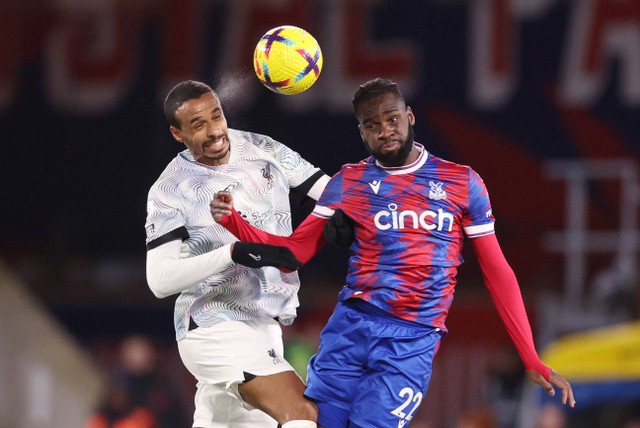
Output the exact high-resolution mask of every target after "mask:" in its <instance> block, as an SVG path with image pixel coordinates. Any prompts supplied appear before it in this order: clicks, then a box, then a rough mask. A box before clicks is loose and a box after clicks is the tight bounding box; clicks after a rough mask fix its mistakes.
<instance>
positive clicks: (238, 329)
mask: <svg viewBox="0 0 640 428" xmlns="http://www.w3.org/2000/svg"><path fill="white" fill-rule="evenodd" d="M164 112H165V116H166V117H167V120H168V122H169V124H170V131H171V134H172V135H173V137H174V138H175V139H176V140H177V141H178V142H180V143H183V144H184V145H185V146H186V150H184V151H182V152H180V153H179V154H178V155H177V157H176V158H175V159H173V160H172V161H171V162H170V163H169V165H168V166H167V168H166V169H165V170H164V172H163V173H162V174H161V175H160V177H159V178H158V180H157V181H156V182H155V184H154V185H153V186H152V187H151V190H150V191H149V198H148V204H147V220H146V224H145V228H146V232H147V239H146V243H147V281H148V284H149V287H150V288H151V290H152V291H153V293H154V295H155V296H157V297H158V298H164V297H167V296H170V295H174V294H179V296H178V298H177V300H176V303H175V314H174V322H175V329H176V339H177V341H178V350H179V352H180V356H181V358H182V361H183V363H184V365H185V366H186V368H187V369H188V370H189V371H190V372H191V373H192V374H193V375H194V377H195V378H196V379H197V392H196V396H195V413H194V422H193V426H194V427H202V428H214V427H216V428H217V427H220V428H222V427H227V428H229V427H231V428H255V427H273V428H275V427H276V426H281V427H282V428H308V427H310V428H312V427H316V422H315V421H316V419H317V409H316V407H315V404H314V403H312V402H311V401H309V400H307V399H305V398H304V396H303V394H304V389H305V385H304V383H303V381H302V380H301V379H300V377H299V376H298V375H297V374H296V373H295V371H294V369H293V368H292V366H291V365H290V364H289V363H288V362H287V361H286V360H285V359H284V357H283V340H282V330H281V327H280V325H279V323H282V324H285V325H286V324H290V323H291V322H293V320H294V318H295V316H296V308H297V306H298V298H297V292H298V288H299V279H298V274H297V272H295V269H296V268H298V267H299V264H298V262H297V260H296V259H295V257H294V256H293V254H292V253H291V252H290V251H289V250H287V249H286V248H283V247H276V246H271V245H264V244H253V243H247V242H236V241H237V239H236V238H235V237H234V236H233V235H232V234H231V233H229V232H228V231H226V230H225V229H224V228H223V227H222V226H220V225H218V224H217V223H216V222H215V221H214V220H213V218H212V217H211V214H210V211H209V202H210V201H211V200H212V199H213V197H214V195H215V193H216V192H217V191H220V190H224V189H226V190H233V194H234V197H235V206H236V207H237V209H238V210H239V212H240V213H241V215H242V216H243V217H244V218H245V219H247V220H248V221H249V222H251V223H252V224H253V225H255V226H257V227H259V228H260V229H263V230H265V231H268V232H271V233H274V234H279V235H289V234H290V233H291V210H290V202H289V195H290V192H294V193H298V194H300V195H302V196H304V197H307V196H308V197H310V198H312V199H314V200H318V198H319V197H320V195H321V193H322V190H323V189H324V187H325V185H326V183H327V182H328V181H329V177H328V176H327V175H326V174H324V173H323V172H322V171H320V170H319V169H318V168H316V167H314V166H313V165H311V164H310V163H309V162H307V161H306V160H304V159H303V158H302V157H301V156H300V155H299V154H298V153H297V152H295V151H293V150H291V149H290V148H288V147H287V146H285V145H283V144H281V143H279V142H278V141H275V140H274V139H272V138H270V137H268V136H265V135H260V134H255V133H251V132H245V131H239V130H235V129H229V128H228V127H227V121H226V119H225V116H224V113H223V110H222V106H221V104H220V100H219V98H218V96H217V94H216V93H215V92H214V91H213V90H212V89H211V88H210V87H209V86H207V85H205V84H204V83H201V82H196V81H185V82H182V83H180V84H178V85H176V86H175V87H174V88H173V89H172V90H171V91H170V92H169V94H168V95H167V98H166V100H165V104H164ZM278 268H284V270H285V271H287V272H283V271H281V270H279V269H278Z"/></svg>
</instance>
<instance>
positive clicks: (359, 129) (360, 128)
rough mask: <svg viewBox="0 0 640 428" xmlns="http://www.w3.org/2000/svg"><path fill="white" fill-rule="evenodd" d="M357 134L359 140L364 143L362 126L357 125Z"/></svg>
mask: <svg viewBox="0 0 640 428" xmlns="http://www.w3.org/2000/svg"><path fill="white" fill-rule="evenodd" d="M358 132H359V133H360V138H361V139H362V142H363V143H366V141H365V139H364V134H363V133H362V125H358Z"/></svg>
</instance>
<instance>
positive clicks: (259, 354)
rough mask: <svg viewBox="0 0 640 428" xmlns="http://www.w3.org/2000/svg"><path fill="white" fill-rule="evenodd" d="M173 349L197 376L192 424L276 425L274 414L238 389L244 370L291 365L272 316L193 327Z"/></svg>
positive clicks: (264, 371) (262, 371) (270, 370)
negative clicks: (251, 402) (256, 405)
mask: <svg viewBox="0 0 640 428" xmlns="http://www.w3.org/2000/svg"><path fill="white" fill-rule="evenodd" d="M178 351H179V352H180V357H181V358H182V362H183V363H184V365H185V367H186V368H187V369H188V370H189V371H190V372H191V374H193V376H194V377H195V378H196V379H197V381H198V383H197V391H196V396H195V413H194V417H193V426H194V427H204V428H222V427H226V428H259V427H268V428H275V427H276V426H277V422H276V421H275V420H274V419H273V418H271V417H270V416H269V415H267V414H266V413H264V412H262V411H260V410H257V409H255V408H253V407H252V406H251V405H249V404H248V403H246V402H244V401H243V400H242V399H241V397H240V394H239V393H238V384H240V383H242V382H244V381H245V373H248V374H251V375H256V376H266V375H272V374H276V373H281V372H285V371H293V367H292V366H291V365H290V364H289V363H288V362H287V361H286V360H285V359H284V356H283V355H284V345H283V342H282V329H281V328H280V324H279V323H278V322H277V321H275V320H270V319H267V320H259V321H225V322H221V323H218V324H215V325H213V326H211V327H198V328H196V329H194V330H191V331H189V332H187V335H186V336H185V338H184V339H182V340H180V341H178Z"/></svg>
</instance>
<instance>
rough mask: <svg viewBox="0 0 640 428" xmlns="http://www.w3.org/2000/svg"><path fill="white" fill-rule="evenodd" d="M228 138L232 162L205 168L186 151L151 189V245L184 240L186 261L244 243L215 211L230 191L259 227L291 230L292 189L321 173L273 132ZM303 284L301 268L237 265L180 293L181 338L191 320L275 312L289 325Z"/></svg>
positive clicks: (264, 315) (210, 320)
mask: <svg viewBox="0 0 640 428" xmlns="http://www.w3.org/2000/svg"><path fill="white" fill-rule="evenodd" d="M228 135H229V142H230V147H231V152H230V158H229V162H228V163H227V164H225V165H220V166H208V165H204V164H201V163H199V162H196V161H195V160H194V158H193V156H192V155H191V153H190V152H189V151H188V150H185V151H182V152H180V153H179V154H178V155H177V156H176V158H175V159H174V160H172V161H171V162H170V163H169V165H168V166H167V168H166V169H165V170H164V172H163V173H162V174H161V175H160V177H159V178H158V180H157V181H156V182H155V183H154V185H153V186H152V187H151V190H150V191H149V197H148V201H147V220H146V224H145V228H146V231H147V247H148V248H151V247H152V246H153V245H154V244H156V245H157V243H159V242H168V241H169V240H172V239H180V238H182V239H183V242H182V251H181V258H186V257H192V256H196V255H199V254H203V253H206V252H209V251H212V250H214V249H216V248H219V247H221V246H223V245H225V244H229V243H231V242H235V241H237V239H236V238H235V237H234V236H233V235H232V234H231V233H230V232H228V231H227V230H226V229H224V228H223V227H222V226H220V225H219V224H217V223H216V222H215V221H214V220H213V218H212V216H211V213H210V211H209V202H210V201H211V200H212V199H213V197H214V195H215V193H216V192H217V191H219V190H224V189H227V190H229V191H230V192H231V194H232V195H233V201H234V207H235V209H236V210H237V211H238V212H239V213H240V214H241V215H242V216H243V217H244V218H245V219H246V220H248V221H249V222H250V223H251V224H252V225H254V226H256V227H258V228H260V229H262V230H265V231H267V232H270V233H273V234H277V235H285V236H286V235H290V234H291V209H290V203H289V191H290V189H291V188H295V187H297V186H300V185H301V184H303V183H305V181H307V180H308V179H310V178H311V177H315V176H319V175H321V172H320V171H319V169H318V168H316V167H314V166H313V165H311V164H310V163H309V162H307V161H306V160H304V159H303V158H302V157H301V156H300V155H299V154H298V153H297V152H295V151H293V150H291V149H290V148H288V147H287V146H285V145H284V144H282V143H279V142H277V141H275V140H274V139H272V138H270V137H268V136H265V135H260V134H255V133H251V132H245V131H239V130H234V129H229V131H228ZM308 181H312V180H308ZM305 184H306V183H305ZM299 286H300V282H299V279H298V274H297V272H292V273H283V272H281V271H280V270H278V269H276V268H273V267H265V268H261V269H252V268H248V267H245V266H242V265H239V264H232V265H231V266H230V267H229V268H227V269H226V270H224V271H223V272H221V273H219V274H216V275H212V276H210V277H209V278H207V279H205V280H204V281H202V282H200V283H198V284H194V285H193V287H191V288H190V289H188V290H185V291H183V292H182V293H180V295H179V297H178V298H177V300H176V303H175V313H174V322H175V328H176V338H177V339H178V340H180V339H182V338H183V337H184V335H185V334H186V331H187V329H188V325H189V317H192V318H193V320H194V321H195V322H196V324H198V325H199V326H202V327H207V326H211V325H213V324H216V323H219V322H222V321H224V320H249V319H263V318H274V317H278V319H279V320H280V322H282V323H283V324H289V323H291V322H293V319H294V318H295V316H296V308H297V307H298V297H297V292H298V288H299Z"/></svg>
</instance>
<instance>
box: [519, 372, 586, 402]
mask: <svg viewBox="0 0 640 428" xmlns="http://www.w3.org/2000/svg"><path fill="white" fill-rule="evenodd" d="M527 377H528V378H529V380H530V381H531V382H533V383H537V384H538V385H540V386H541V387H542V388H543V389H544V390H545V392H546V393H547V394H549V396H550V397H553V396H555V395H556V391H555V389H554V388H553V385H555V386H557V387H558V388H560V391H562V404H569V407H572V408H573V407H574V406H575V405H576V400H575V399H574V398H573V389H572V388H571V385H570V384H569V382H567V380H566V379H565V378H563V377H562V376H560V374H559V373H558V372H556V371H555V370H553V369H551V373H550V374H549V381H547V380H546V379H545V378H544V376H542V375H541V374H540V373H538V372H537V371H535V370H527ZM552 384H553V385H552Z"/></svg>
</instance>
